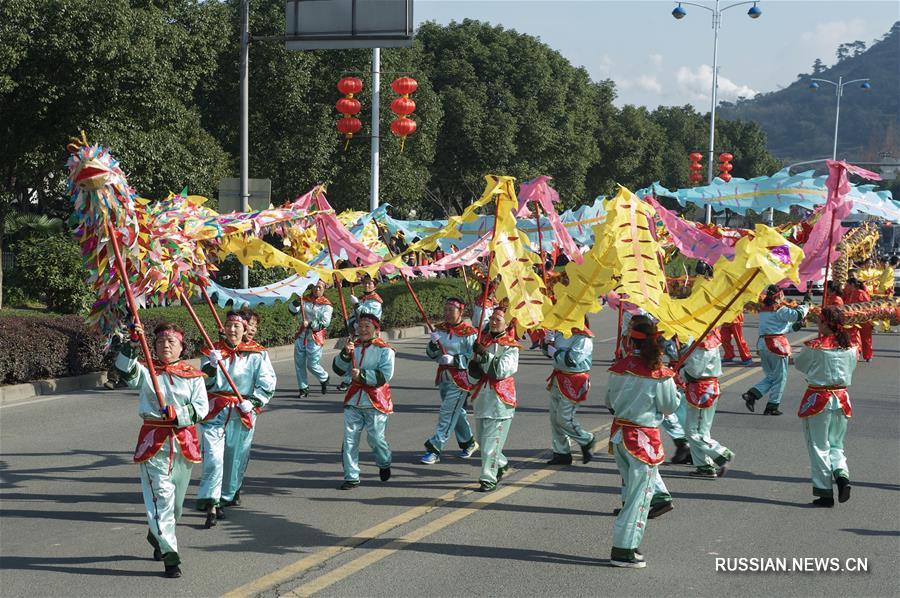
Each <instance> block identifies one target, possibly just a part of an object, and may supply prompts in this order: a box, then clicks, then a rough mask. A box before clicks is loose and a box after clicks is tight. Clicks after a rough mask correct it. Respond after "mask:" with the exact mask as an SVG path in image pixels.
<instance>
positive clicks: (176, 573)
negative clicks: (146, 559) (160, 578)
mask: <svg viewBox="0 0 900 598" xmlns="http://www.w3.org/2000/svg"><path fill="white" fill-rule="evenodd" d="M163 575H165V576H166V577H168V578H169V579H177V578H179V577H181V569H179V568H178V565H166V572H165V573H163Z"/></svg>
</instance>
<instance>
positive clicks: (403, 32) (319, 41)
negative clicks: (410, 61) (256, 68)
mask: <svg viewBox="0 0 900 598" xmlns="http://www.w3.org/2000/svg"><path fill="white" fill-rule="evenodd" d="M284 21H285V46H286V47H287V49H288V50H340V49H348V48H407V47H409V46H411V45H412V39H413V0H288V1H287V2H286V3H285V10H284Z"/></svg>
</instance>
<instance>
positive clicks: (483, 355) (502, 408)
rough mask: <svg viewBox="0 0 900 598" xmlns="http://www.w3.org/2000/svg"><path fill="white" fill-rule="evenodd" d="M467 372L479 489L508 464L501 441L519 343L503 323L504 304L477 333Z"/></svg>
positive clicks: (511, 408)
mask: <svg viewBox="0 0 900 598" xmlns="http://www.w3.org/2000/svg"><path fill="white" fill-rule="evenodd" d="M468 369H469V375H470V376H471V377H472V378H474V379H475V380H477V383H476V386H475V388H474V389H473V391H472V405H473V408H474V412H475V436H476V437H477V438H478V444H479V445H480V446H481V475H480V476H479V478H478V481H479V488H478V490H479V492H490V491H492V490H493V489H494V488H496V487H497V482H499V481H500V479H501V478H503V474H504V472H505V471H506V470H507V468H508V467H509V460H508V459H507V458H506V455H504V454H503V445H504V444H505V443H506V436H507V434H509V426H510V424H511V423H512V418H513V415H515V412H516V384H515V380H514V379H513V375H514V374H515V373H516V371H517V370H518V369H519V343H518V341H517V340H516V337H515V333H514V332H510V331H509V330H508V329H507V325H506V308H505V307H504V306H503V305H497V306H495V307H494V310H493V311H492V312H491V319H490V320H489V321H488V325H487V326H486V327H485V330H484V331H483V332H482V333H481V335H480V336H479V339H478V342H477V343H476V344H475V347H474V355H473V358H472V360H471V361H469V368H468Z"/></svg>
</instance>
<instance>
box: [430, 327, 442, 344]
mask: <svg viewBox="0 0 900 598" xmlns="http://www.w3.org/2000/svg"><path fill="white" fill-rule="evenodd" d="M440 338H441V333H440V332H438V331H437V330H435V331H434V332H432V333H431V342H433V343H434V344H437V343H438V341H439V340H440Z"/></svg>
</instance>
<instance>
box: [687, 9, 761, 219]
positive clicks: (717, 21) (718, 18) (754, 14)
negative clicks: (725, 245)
mask: <svg viewBox="0 0 900 598" xmlns="http://www.w3.org/2000/svg"><path fill="white" fill-rule="evenodd" d="M719 2H720V0H714V4H715V6H714V7H712V8H710V7H709V6H704V5H703V4H697V3H696V2H679V3H678V6H676V7H675V9H674V10H673V11H672V16H673V17H674V18H675V19H676V20H679V21H680V20H681V19H683V18H684V17H686V16H687V10H685V8H684V5H687V6H696V7H698V8H702V9H704V10H708V11H709V12H711V13H712V27H713V33H714V35H713V80H712V99H711V107H710V110H709V158H708V159H709V169H708V172H707V178H708V182H709V183H712V180H713V177H714V176H715V174H714V171H713V166H714V164H713V163H714V160H713V157H714V156H713V154H714V152H715V148H714V147H713V146H714V144H715V141H716V95H717V92H718V86H719V27H721V26H722V13H723V12H725V11H726V10H728V9H729V8H734V7H735V6H742V5H744V4H752V5H753V6H752V7H751V8H750V10H748V11H747V16H748V17H750V18H751V19H758V18H759V17H760V15H761V14H762V9H761V8H760V7H759V6H757V1H754V0H748V1H746V2H735V3H734V4H729V5H728V6H725V7H723V8H719ZM711 222H712V206H711V205H707V206H706V223H707V224H709V223H711Z"/></svg>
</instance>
